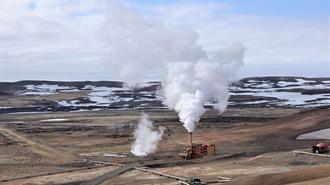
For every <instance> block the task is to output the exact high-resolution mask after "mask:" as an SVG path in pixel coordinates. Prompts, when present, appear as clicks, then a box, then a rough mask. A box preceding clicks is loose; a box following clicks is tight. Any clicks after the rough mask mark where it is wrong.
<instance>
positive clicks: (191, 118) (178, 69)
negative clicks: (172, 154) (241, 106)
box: [163, 44, 245, 132]
mask: <svg viewBox="0 0 330 185" xmlns="http://www.w3.org/2000/svg"><path fill="white" fill-rule="evenodd" d="M244 50H245V49H244V48H243V47H242V46H241V45H240V44H233V45H232V46H230V47H227V48H223V49H220V50H218V51H216V52H214V53H213V54H210V56H209V57H208V58H204V59H201V60H199V61H197V62H194V61H191V62H176V63H170V64H169V65H168V73H167V77H166V80H165V82H164V84H163V88H164V92H165V93H164V94H165V97H166V104H167V105H168V106H169V107H170V108H173V109H174V110H175V111H176V112H178V114H179V117H180V121H181V122H182V123H183V124H184V127H185V128H186V129H187V131H188V132H193V130H194V128H195V124H196V123H197V122H198V121H199V119H200V117H201V115H202V114H203V113H204V112H205V110H204V103H205V102H217V103H216V104H215V105H214V108H216V109H217V110H219V111H220V113H222V112H223V111H224V110H225V108H226V107H227V104H228V98H229V92H228V86H229V83H230V82H231V81H232V80H233V76H234V74H235V71H236V69H238V68H239V66H241V65H242V64H243V62H242V60H243V56H244Z"/></svg>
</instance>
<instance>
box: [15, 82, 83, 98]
mask: <svg viewBox="0 0 330 185" xmlns="http://www.w3.org/2000/svg"><path fill="white" fill-rule="evenodd" d="M25 88H26V90H25V91H23V92H20V93H19V95H40V96H44V95H53V94H57V93H58V92H69V91H71V92H72V91H77V90H78V89H77V88H75V87H70V86H59V85H48V84H42V85H25ZM78 91H79V90H78Z"/></svg>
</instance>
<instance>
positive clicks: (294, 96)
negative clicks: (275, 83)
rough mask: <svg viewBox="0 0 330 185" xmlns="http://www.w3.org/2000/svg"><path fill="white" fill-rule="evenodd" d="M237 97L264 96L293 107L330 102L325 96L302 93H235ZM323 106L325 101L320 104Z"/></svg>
mask: <svg viewBox="0 0 330 185" xmlns="http://www.w3.org/2000/svg"><path fill="white" fill-rule="evenodd" d="M235 95H251V96H264V97H273V98H277V99H279V100H283V102H281V103H280V104H281V105H293V106H302V105H305V104H309V103H308V101H312V100H315V99H318V98H326V99H327V100H330V98H329V97H327V96H324V95H323V94H315V95H304V94H301V93H300V92H278V91H259V92H256V93H255V92H243V93H238V94H237V93H235ZM320 104H323V101H322V102H320Z"/></svg>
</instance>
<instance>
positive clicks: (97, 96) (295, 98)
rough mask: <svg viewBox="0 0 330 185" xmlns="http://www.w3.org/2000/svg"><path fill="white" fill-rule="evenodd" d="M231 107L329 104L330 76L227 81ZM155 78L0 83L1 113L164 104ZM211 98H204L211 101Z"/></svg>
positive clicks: (143, 106) (132, 107) (161, 106)
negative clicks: (133, 81) (130, 83)
mask: <svg viewBox="0 0 330 185" xmlns="http://www.w3.org/2000/svg"><path fill="white" fill-rule="evenodd" d="M230 95H231V96H230V100H229V106H230V107H286V108H287V107H305V108H308V107H320V106H327V105H330V78H304V77H252V78H245V79H242V80H240V81H238V82H235V83H232V84H231V86H230ZM163 100H164V97H163V96H162V91H161V83H160V82H145V83H140V84H137V85H136V86H135V87H130V88H129V87H126V86H125V84H124V83H122V82H116V81H98V82H90V81H82V82H57V81H20V82H2V83H0V113H2V114H3V113H20V112H21V113H22V112H23V113H24V112H30V113H31V112H54V111H84V110H100V109H154V108H166V105H164V104H163ZM214 103H215V102H208V103H207V104H206V105H205V106H211V105H212V104H214Z"/></svg>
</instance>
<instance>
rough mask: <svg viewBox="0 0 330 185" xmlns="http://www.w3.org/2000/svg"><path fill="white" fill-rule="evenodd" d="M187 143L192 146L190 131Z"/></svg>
mask: <svg viewBox="0 0 330 185" xmlns="http://www.w3.org/2000/svg"><path fill="white" fill-rule="evenodd" d="M189 145H190V146H192V132H189Z"/></svg>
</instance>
